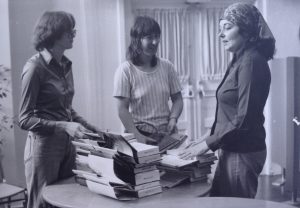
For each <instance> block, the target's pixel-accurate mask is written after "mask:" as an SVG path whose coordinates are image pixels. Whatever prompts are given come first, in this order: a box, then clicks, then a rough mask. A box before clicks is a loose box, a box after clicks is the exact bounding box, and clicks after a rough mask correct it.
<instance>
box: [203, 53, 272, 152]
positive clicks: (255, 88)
mask: <svg viewBox="0 0 300 208" xmlns="http://www.w3.org/2000/svg"><path fill="white" fill-rule="evenodd" d="M269 86H270V73H269V67H268V65H267V62H266V60H264V59H263V58H261V57H259V56H255V55H253V56H251V55H250V56H249V57H247V58H244V59H242V61H241V64H240V65H239V67H237V69H233V71H232V73H231V75H228V77H227V79H226V81H225V82H224V83H223V85H222V86H221V87H220V88H219V91H218V112H217V119H218V120H217V123H216V128H215V131H214V133H213V134H212V135H211V136H210V137H208V138H207V140H206V142H207V145H208V146H209V148H210V149H211V150H213V151H215V150H216V149H218V148H219V147H220V146H223V147H224V148H229V149H231V150H240V149H243V150H241V151H246V150H245V149H247V145H248V144H249V145H250V147H249V148H251V147H253V148H259V147H258V146H263V144H261V143H262V140H264V137H265V131H264V129H263V123H264V116H263V108H264V105H265V103H266V99H267V97H268V93H269ZM238 140H240V141H238ZM255 143H257V144H255ZM254 146H256V147H254Z"/></svg>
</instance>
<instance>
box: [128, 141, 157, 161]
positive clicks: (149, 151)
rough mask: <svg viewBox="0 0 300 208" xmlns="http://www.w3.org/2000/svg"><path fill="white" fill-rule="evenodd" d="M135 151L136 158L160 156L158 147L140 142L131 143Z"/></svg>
mask: <svg viewBox="0 0 300 208" xmlns="http://www.w3.org/2000/svg"><path fill="white" fill-rule="evenodd" d="M129 144H130V145H131V146H132V148H133V149H134V151H135V154H134V156H135V157H138V158H139V157H145V156H149V155H154V154H159V149H158V147H157V146H154V145H148V144H143V143H140V142H129Z"/></svg>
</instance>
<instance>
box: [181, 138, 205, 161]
mask: <svg viewBox="0 0 300 208" xmlns="http://www.w3.org/2000/svg"><path fill="white" fill-rule="evenodd" d="M208 150H209V148H208V146H207V144H206V141H205V140H204V141H198V142H191V143H190V144H189V145H188V146H187V147H186V148H185V149H184V150H183V151H182V152H181V153H180V154H179V157H180V158H181V159H184V160H188V159H191V158H193V157H195V156H199V155H202V154H204V153H206V152H207V151H208Z"/></svg>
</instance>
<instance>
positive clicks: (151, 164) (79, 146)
mask: <svg viewBox="0 0 300 208" xmlns="http://www.w3.org/2000/svg"><path fill="white" fill-rule="evenodd" d="M104 136H105V137H107V138H105V139H106V140H107V139H111V140H113V141H114V149H108V148H104V147H100V146H99V145H97V144H98V143H97V142H94V141H90V140H82V141H78V142H73V144H74V145H75V146H76V151H77V158H76V163H77V169H76V170H74V173H75V174H76V179H77V181H78V182H79V183H80V184H83V185H87V186H88V188H89V189H90V190H91V191H93V192H95V193H98V194H102V195H105V196H109V197H112V198H115V199H119V200H132V199H136V198H141V197H145V196H149V195H153V194H157V193H161V192H162V187H161V184H160V173H159V170H158V169H157V167H156V164H157V163H158V162H159V161H160V160H161V156H160V154H159V149H158V147H157V146H152V145H146V144H142V143H138V142H137V141H136V140H135V139H134V138H133V135H131V134H124V135H119V134H115V133H108V132H105V133H104Z"/></svg>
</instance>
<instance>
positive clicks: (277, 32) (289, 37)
mask: <svg viewBox="0 0 300 208" xmlns="http://www.w3.org/2000/svg"><path fill="white" fill-rule="evenodd" d="M299 11H300V1H299V0H266V13H267V14H266V19H267V21H268V24H269V26H270V28H271V30H272V32H273V34H274V36H275V38H276V40H277V41H276V48H277V53H276V56H275V57H276V58H283V57H288V56H300V41H299V27H300V12H299Z"/></svg>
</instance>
